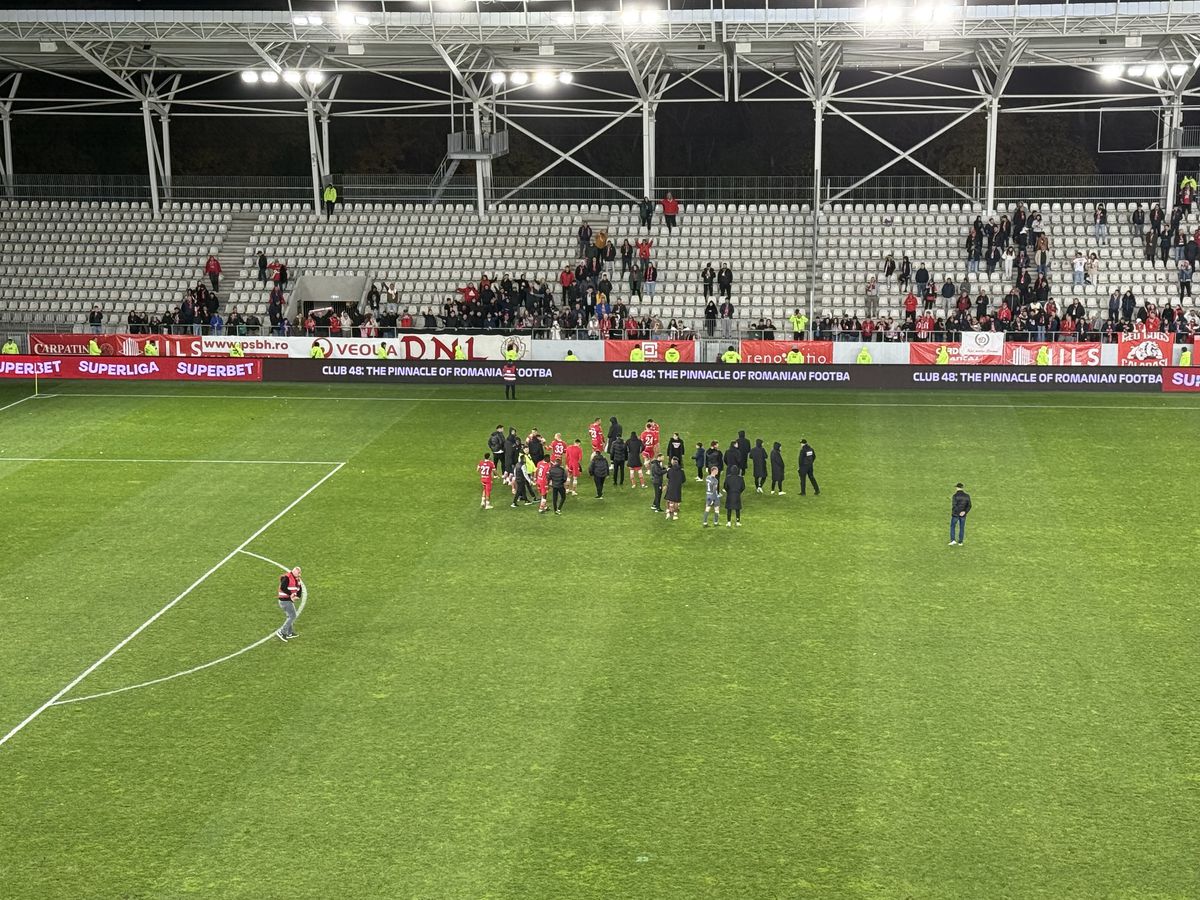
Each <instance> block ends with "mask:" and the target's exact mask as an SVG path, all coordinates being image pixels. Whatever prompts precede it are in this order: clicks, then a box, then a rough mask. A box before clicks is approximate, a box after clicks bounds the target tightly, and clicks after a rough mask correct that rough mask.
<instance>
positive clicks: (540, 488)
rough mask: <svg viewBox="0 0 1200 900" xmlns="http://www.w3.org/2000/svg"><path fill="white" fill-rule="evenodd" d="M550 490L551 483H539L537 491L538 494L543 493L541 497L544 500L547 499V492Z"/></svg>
mask: <svg viewBox="0 0 1200 900" xmlns="http://www.w3.org/2000/svg"><path fill="white" fill-rule="evenodd" d="M549 490H550V486H549V485H546V484H539V485H538V486H537V492H538V494H540V495H541V498H542V499H543V500H545V499H546V494H547V493H548V492H549Z"/></svg>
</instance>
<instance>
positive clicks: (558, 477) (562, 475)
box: [547, 460, 567, 516]
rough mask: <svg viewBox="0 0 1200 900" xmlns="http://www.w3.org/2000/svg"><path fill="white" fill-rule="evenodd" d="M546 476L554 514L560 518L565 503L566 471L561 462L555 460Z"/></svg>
mask: <svg viewBox="0 0 1200 900" xmlns="http://www.w3.org/2000/svg"><path fill="white" fill-rule="evenodd" d="M547 475H548V477H549V479H550V491H551V493H552V494H553V496H554V514H555V515H556V516H561V515H562V508H563V504H564V503H566V502H567V470H566V469H564V468H563V465H562V462H561V460H556V461H555V462H554V464H553V465H552V466H550V471H549V472H548V473H547Z"/></svg>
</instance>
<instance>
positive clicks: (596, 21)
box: [587, 12, 604, 25]
mask: <svg viewBox="0 0 1200 900" xmlns="http://www.w3.org/2000/svg"><path fill="white" fill-rule="evenodd" d="M587 23H588V24H589V25H603V24H604V13H601V12H590V13H588V14H587Z"/></svg>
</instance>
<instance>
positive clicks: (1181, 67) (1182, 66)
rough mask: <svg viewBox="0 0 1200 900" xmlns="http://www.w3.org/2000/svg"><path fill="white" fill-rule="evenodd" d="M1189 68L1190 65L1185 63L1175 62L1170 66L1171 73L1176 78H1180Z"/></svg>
mask: <svg viewBox="0 0 1200 900" xmlns="http://www.w3.org/2000/svg"><path fill="white" fill-rule="evenodd" d="M1189 68H1190V66H1188V64H1187V63H1175V65H1173V66H1171V74H1172V75H1174V76H1175V77H1176V78H1181V77H1182V76H1184V75H1186V74H1187V70H1188V69H1189Z"/></svg>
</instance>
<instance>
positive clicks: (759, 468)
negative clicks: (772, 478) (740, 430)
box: [749, 438, 767, 494]
mask: <svg viewBox="0 0 1200 900" xmlns="http://www.w3.org/2000/svg"><path fill="white" fill-rule="evenodd" d="M749 456H750V463H751V465H752V466H753V467H754V490H755V492H756V493H759V494H761V493H762V489H763V485H764V484H765V483H766V481H767V450H766V448H765V447H763V442H762V438H759V439H758V440H756V441H755V442H754V447H753V448H751V450H750V454H749Z"/></svg>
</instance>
